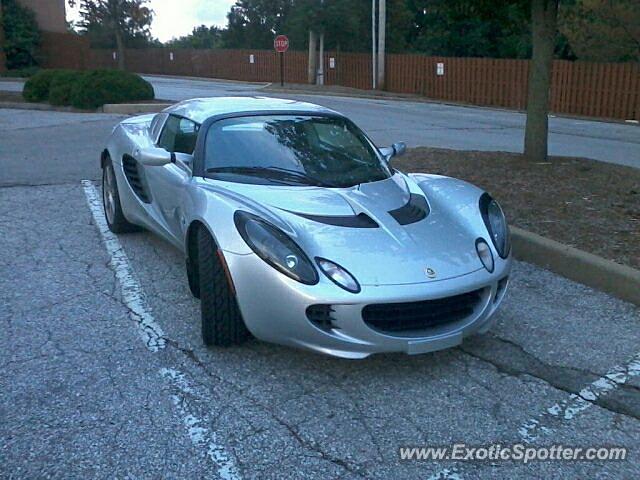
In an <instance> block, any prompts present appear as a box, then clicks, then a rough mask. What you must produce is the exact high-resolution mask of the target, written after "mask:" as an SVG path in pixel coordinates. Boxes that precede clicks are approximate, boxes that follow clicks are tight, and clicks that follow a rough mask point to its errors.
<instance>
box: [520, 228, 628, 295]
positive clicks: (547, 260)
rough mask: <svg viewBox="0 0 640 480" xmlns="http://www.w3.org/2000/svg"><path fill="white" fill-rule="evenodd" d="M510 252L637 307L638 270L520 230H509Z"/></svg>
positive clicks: (521, 258)
mask: <svg viewBox="0 0 640 480" xmlns="http://www.w3.org/2000/svg"><path fill="white" fill-rule="evenodd" d="M511 234H512V241H513V252H514V255H515V257H516V258H517V259H518V260H523V261H525V262H529V263H533V264H534V265H538V266H540V267H542V268H545V269H547V270H550V271H552V272H554V273H557V274H559V275H562V276H563V277H566V278H569V279H571V280H575V281H576V282H579V283H582V284H584V285H587V286H589V287H593V288H596V289H598V290H602V291H603V292H606V293H609V294H611V295H613V296H616V297H618V298H621V299H622V300H626V301H627V302H631V303H634V304H636V305H639V306H640V270H636V269H634V268H631V267H627V266H625V265H620V264H619V263H615V262H612V261H611V260H607V259H605V258H602V257H598V256H597V255H593V254H591V253H587V252H583V251H582V250H578V249H577V248H573V247H570V246H568V245H564V244H562V243H560V242H556V241H555V240H551V239H548V238H545V237H542V236H540V235H537V234H535V233H532V232H528V231H526V230H522V229H521V228H517V227H511Z"/></svg>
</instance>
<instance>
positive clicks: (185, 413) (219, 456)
mask: <svg viewBox="0 0 640 480" xmlns="http://www.w3.org/2000/svg"><path fill="white" fill-rule="evenodd" d="M160 375H161V376H162V377H163V378H164V379H165V380H167V381H169V383H170V384H171V386H172V387H173V388H174V389H176V390H177V394H175V395H172V396H171V399H172V400H173V404H174V405H175V406H176V408H177V409H178V411H179V412H180V415H181V416H182V418H183V422H184V425H185V427H186V428H187V432H188V434H189V438H190V439H191V442H192V443H193V444H194V445H195V446H196V447H205V448H206V449H207V455H208V456H209V458H210V459H211V460H212V461H213V463H214V464H215V465H216V466H217V468H218V475H220V477H221V478H222V479H223V480H238V479H240V474H239V473H238V469H237V468H236V465H235V463H234V462H233V460H232V459H231V457H229V455H228V454H227V452H226V450H225V448H224V447H223V446H221V445H220V444H219V443H218V439H217V436H216V434H215V432H213V431H211V430H209V429H208V428H206V427H203V426H202V424H203V423H204V422H203V420H202V419H200V418H199V417H198V416H197V415H195V414H194V412H193V409H192V408H191V407H192V406H191V403H190V400H195V401H198V400H200V399H199V398H198V397H199V396H200V395H199V393H198V391H197V388H196V387H193V386H192V385H191V384H190V383H189V381H188V380H187V378H186V377H185V375H184V374H183V373H182V372H179V371H177V370H174V369H172V368H163V369H161V370H160ZM202 401H203V403H206V399H205V398H202Z"/></svg>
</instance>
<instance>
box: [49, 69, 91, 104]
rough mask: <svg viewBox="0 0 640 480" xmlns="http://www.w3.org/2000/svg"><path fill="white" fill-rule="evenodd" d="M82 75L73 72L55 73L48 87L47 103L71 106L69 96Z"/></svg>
mask: <svg viewBox="0 0 640 480" xmlns="http://www.w3.org/2000/svg"><path fill="white" fill-rule="evenodd" d="M83 76H84V73H82V72H78V71H74V70H60V71H58V72H56V74H55V75H54V76H53V79H52V80H51V84H50V87H49V103H50V104H51V105H71V96H72V94H73V90H74V89H75V87H76V85H77V84H78V82H79V81H80V79H81V78H82V77H83Z"/></svg>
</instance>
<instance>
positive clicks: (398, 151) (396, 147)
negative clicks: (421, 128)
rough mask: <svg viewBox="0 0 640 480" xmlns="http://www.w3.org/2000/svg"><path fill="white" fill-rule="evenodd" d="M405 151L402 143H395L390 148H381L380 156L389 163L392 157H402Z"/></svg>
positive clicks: (404, 144)
mask: <svg viewBox="0 0 640 480" xmlns="http://www.w3.org/2000/svg"><path fill="white" fill-rule="evenodd" d="M406 151H407V144H406V143H404V142H396V143H394V144H393V145H391V146H390V147H383V148H381V149H380V153H382V156H383V157H384V158H385V159H386V160H387V162H389V161H390V160H391V159H392V158H393V157H399V156H400V155H404V154H405V152H406Z"/></svg>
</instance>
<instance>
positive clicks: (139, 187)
mask: <svg viewBox="0 0 640 480" xmlns="http://www.w3.org/2000/svg"><path fill="white" fill-rule="evenodd" d="M122 169H123V170H124V176H125V177H127V181H128V182H129V185H131V189H132V190H133V191H134V192H135V194H136V195H137V196H138V198H140V200H142V201H143V202H145V203H150V200H149V195H148V193H147V190H146V189H145V187H144V185H143V183H142V178H141V175H140V168H139V166H138V162H137V161H136V159H135V158H133V157H130V156H129V155H125V156H124V157H123V158H122Z"/></svg>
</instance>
